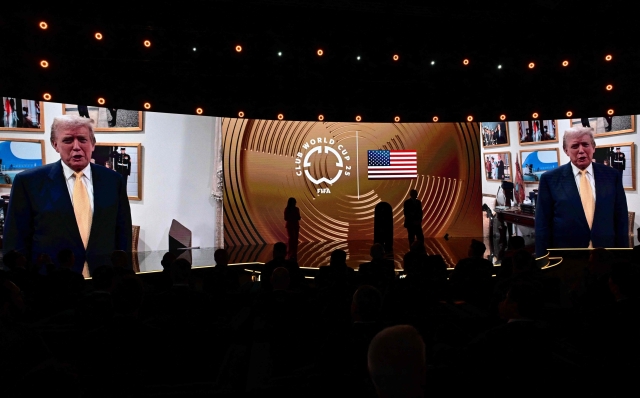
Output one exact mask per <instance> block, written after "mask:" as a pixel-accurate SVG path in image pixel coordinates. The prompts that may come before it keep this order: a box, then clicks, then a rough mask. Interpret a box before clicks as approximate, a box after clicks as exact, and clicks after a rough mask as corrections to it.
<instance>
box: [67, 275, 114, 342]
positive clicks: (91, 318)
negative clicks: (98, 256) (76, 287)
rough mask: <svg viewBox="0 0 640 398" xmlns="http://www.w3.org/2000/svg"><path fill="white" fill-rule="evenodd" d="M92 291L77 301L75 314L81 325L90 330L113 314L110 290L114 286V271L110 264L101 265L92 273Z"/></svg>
mask: <svg viewBox="0 0 640 398" xmlns="http://www.w3.org/2000/svg"><path fill="white" fill-rule="evenodd" d="M91 277H92V280H91V282H92V285H93V291H92V292H91V293H89V294H87V295H85V296H84V297H83V298H82V299H81V300H80V302H79V303H78V308H77V310H76V315H77V317H78V321H79V323H80V325H81V327H83V328H85V329H86V330H91V329H94V328H97V327H100V326H104V325H105V324H106V323H107V322H108V321H109V320H111V318H112V317H113V315H114V310H113V301H112V298H111V292H112V291H113V290H114V289H115V287H116V279H117V276H116V272H115V271H114V270H113V267H111V266H110V265H101V266H99V267H98V268H96V269H95V270H94V271H93V273H92V275H91Z"/></svg>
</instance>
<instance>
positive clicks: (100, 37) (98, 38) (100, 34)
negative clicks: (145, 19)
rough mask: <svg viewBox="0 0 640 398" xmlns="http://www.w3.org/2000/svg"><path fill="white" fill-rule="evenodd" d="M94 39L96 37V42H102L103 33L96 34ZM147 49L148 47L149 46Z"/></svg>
mask: <svg viewBox="0 0 640 398" xmlns="http://www.w3.org/2000/svg"><path fill="white" fill-rule="evenodd" d="M93 37H95V38H96V40H102V33H100V32H96V34H95V35H93ZM147 47H148V46H147Z"/></svg>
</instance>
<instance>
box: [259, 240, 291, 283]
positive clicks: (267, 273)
mask: <svg viewBox="0 0 640 398" xmlns="http://www.w3.org/2000/svg"><path fill="white" fill-rule="evenodd" d="M286 257H287V245H286V244H285V243H284V242H277V243H276V244H274V245H273V258H272V259H271V261H267V262H266V263H265V264H264V266H263V267H262V272H261V273H260V288H261V289H262V291H267V292H268V291H271V274H272V273H273V270H274V269H276V268H278V267H284V265H285V263H287V260H286Z"/></svg>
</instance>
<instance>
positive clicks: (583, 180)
mask: <svg viewBox="0 0 640 398" xmlns="http://www.w3.org/2000/svg"><path fill="white" fill-rule="evenodd" d="M580 174H581V175H580V201H581V202H582V208H583V209H584V215H585V217H587V224H589V229H591V226H592V225H593V214H594V213H595V210H596V206H595V203H594V200H593V189H591V183H590V182H589V179H588V178H587V170H580ZM589 247H590V248H591V247H593V246H592V244H591V240H589Z"/></svg>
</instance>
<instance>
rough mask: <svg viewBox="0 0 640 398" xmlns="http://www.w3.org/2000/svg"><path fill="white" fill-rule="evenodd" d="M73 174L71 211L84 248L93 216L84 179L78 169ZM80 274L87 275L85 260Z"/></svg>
mask: <svg viewBox="0 0 640 398" xmlns="http://www.w3.org/2000/svg"><path fill="white" fill-rule="evenodd" d="M74 174H75V176H76V182H75V184H74V185H73V212H74V213H75V214H76V222H77V223H78V230H79V231H80V237H81V238H82V244H83V245H84V248H85V249H86V248H87V244H88V243H89V232H90V231H91V220H92V218H93V214H91V203H89V194H88V193H87V188H85V185H84V181H83V180H82V176H83V173H82V172H81V171H80V172H78V173H74ZM82 276H84V277H85V278H86V277H89V266H88V264H87V262H86V261H85V263H84V269H83V270H82Z"/></svg>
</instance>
